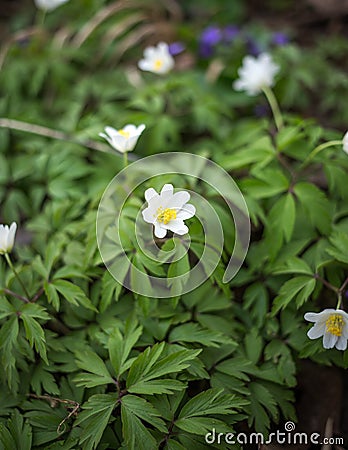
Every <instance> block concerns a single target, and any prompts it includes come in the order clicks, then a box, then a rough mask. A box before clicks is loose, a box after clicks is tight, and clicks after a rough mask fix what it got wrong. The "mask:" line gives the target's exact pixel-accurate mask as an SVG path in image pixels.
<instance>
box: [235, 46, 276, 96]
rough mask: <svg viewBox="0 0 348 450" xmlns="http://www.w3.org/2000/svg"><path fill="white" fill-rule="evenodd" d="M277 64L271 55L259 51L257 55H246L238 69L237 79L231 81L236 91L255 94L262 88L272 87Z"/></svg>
mask: <svg viewBox="0 0 348 450" xmlns="http://www.w3.org/2000/svg"><path fill="white" fill-rule="evenodd" d="M278 72H279V66H278V65H277V64H275V63H274V62H273V59H272V57H271V55H269V54H268V53H261V54H260V55H259V56H258V57H256V58H255V57H253V56H246V57H245V58H244V59H243V65H242V67H240V68H239V69H238V75H239V79H238V80H236V81H235V82H234V83H233V87H234V89H235V90H236V91H246V92H247V94H248V95H257V94H259V93H260V92H261V91H262V89H264V88H267V87H272V86H273V84H274V77H275V75H276V74H277V73H278Z"/></svg>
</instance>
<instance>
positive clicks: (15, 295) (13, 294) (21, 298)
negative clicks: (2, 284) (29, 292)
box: [0, 288, 30, 303]
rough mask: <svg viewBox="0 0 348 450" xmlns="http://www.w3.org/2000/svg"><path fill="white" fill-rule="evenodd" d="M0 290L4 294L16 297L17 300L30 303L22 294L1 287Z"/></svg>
mask: <svg viewBox="0 0 348 450" xmlns="http://www.w3.org/2000/svg"><path fill="white" fill-rule="evenodd" d="M0 291H2V292H3V293H4V294H8V295H12V297H16V298H18V299H19V300H22V302H24V303H30V300H29V299H27V298H26V297H23V295H19V294H17V293H16V292H13V291H11V290H10V289H7V288H3V289H0Z"/></svg>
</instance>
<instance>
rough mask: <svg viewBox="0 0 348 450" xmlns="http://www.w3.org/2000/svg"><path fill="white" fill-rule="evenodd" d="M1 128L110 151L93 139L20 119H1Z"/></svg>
mask: <svg viewBox="0 0 348 450" xmlns="http://www.w3.org/2000/svg"><path fill="white" fill-rule="evenodd" d="M0 128H9V129H11V130H18V131H24V132H25V133H32V134H38V135H40V136H45V137H49V138H52V139H58V140H60V141H68V142H73V143H75V144H79V145H82V146H84V147H88V148H91V149H92V150H99V151H101V152H106V153H110V149H109V147H108V146H107V145H104V144H101V143H99V142H93V141H80V140H78V139H76V138H74V137H73V136H70V135H68V134H66V133H63V132H62V131H58V130H54V129H52V128H47V127H43V126H41V125H35V124H33V123H27V122H22V121H20V120H13V119H7V118H1V119H0Z"/></svg>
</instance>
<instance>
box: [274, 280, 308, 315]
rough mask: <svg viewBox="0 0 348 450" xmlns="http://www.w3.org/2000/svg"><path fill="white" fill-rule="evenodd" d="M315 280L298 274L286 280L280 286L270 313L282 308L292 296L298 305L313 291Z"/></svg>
mask: <svg viewBox="0 0 348 450" xmlns="http://www.w3.org/2000/svg"><path fill="white" fill-rule="evenodd" d="M315 284H316V281H315V279H314V278H312V277H306V276H300V277H295V278H292V279H291V280H288V281H286V282H285V283H284V284H283V286H282V287H281V288H280V291H279V295H278V296H277V297H276V298H275V299H274V303H273V308H272V315H275V314H276V313H277V312H278V311H279V310H280V309H284V308H285V307H286V306H287V305H288V304H289V303H290V302H291V300H292V299H293V298H295V297H297V298H296V304H297V306H298V307H300V306H301V305H302V304H303V303H304V302H305V301H306V300H307V299H308V298H309V296H310V295H311V293H312V292H313V291H314V288H315Z"/></svg>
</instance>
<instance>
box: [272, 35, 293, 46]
mask: <svg viewBox="0 0 348 450" xmlns="http://www.w3.org/2000/svg"><path fill="white" fill-rule="evenodd" d="M288 43H289V37H288V36H287V35H286V34H285V33H282V32H281V31H277V32H276V33H273V35H272V44H274V45H278V46H280V47H281V46H283V45H286V44H288Z"/></svg>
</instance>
